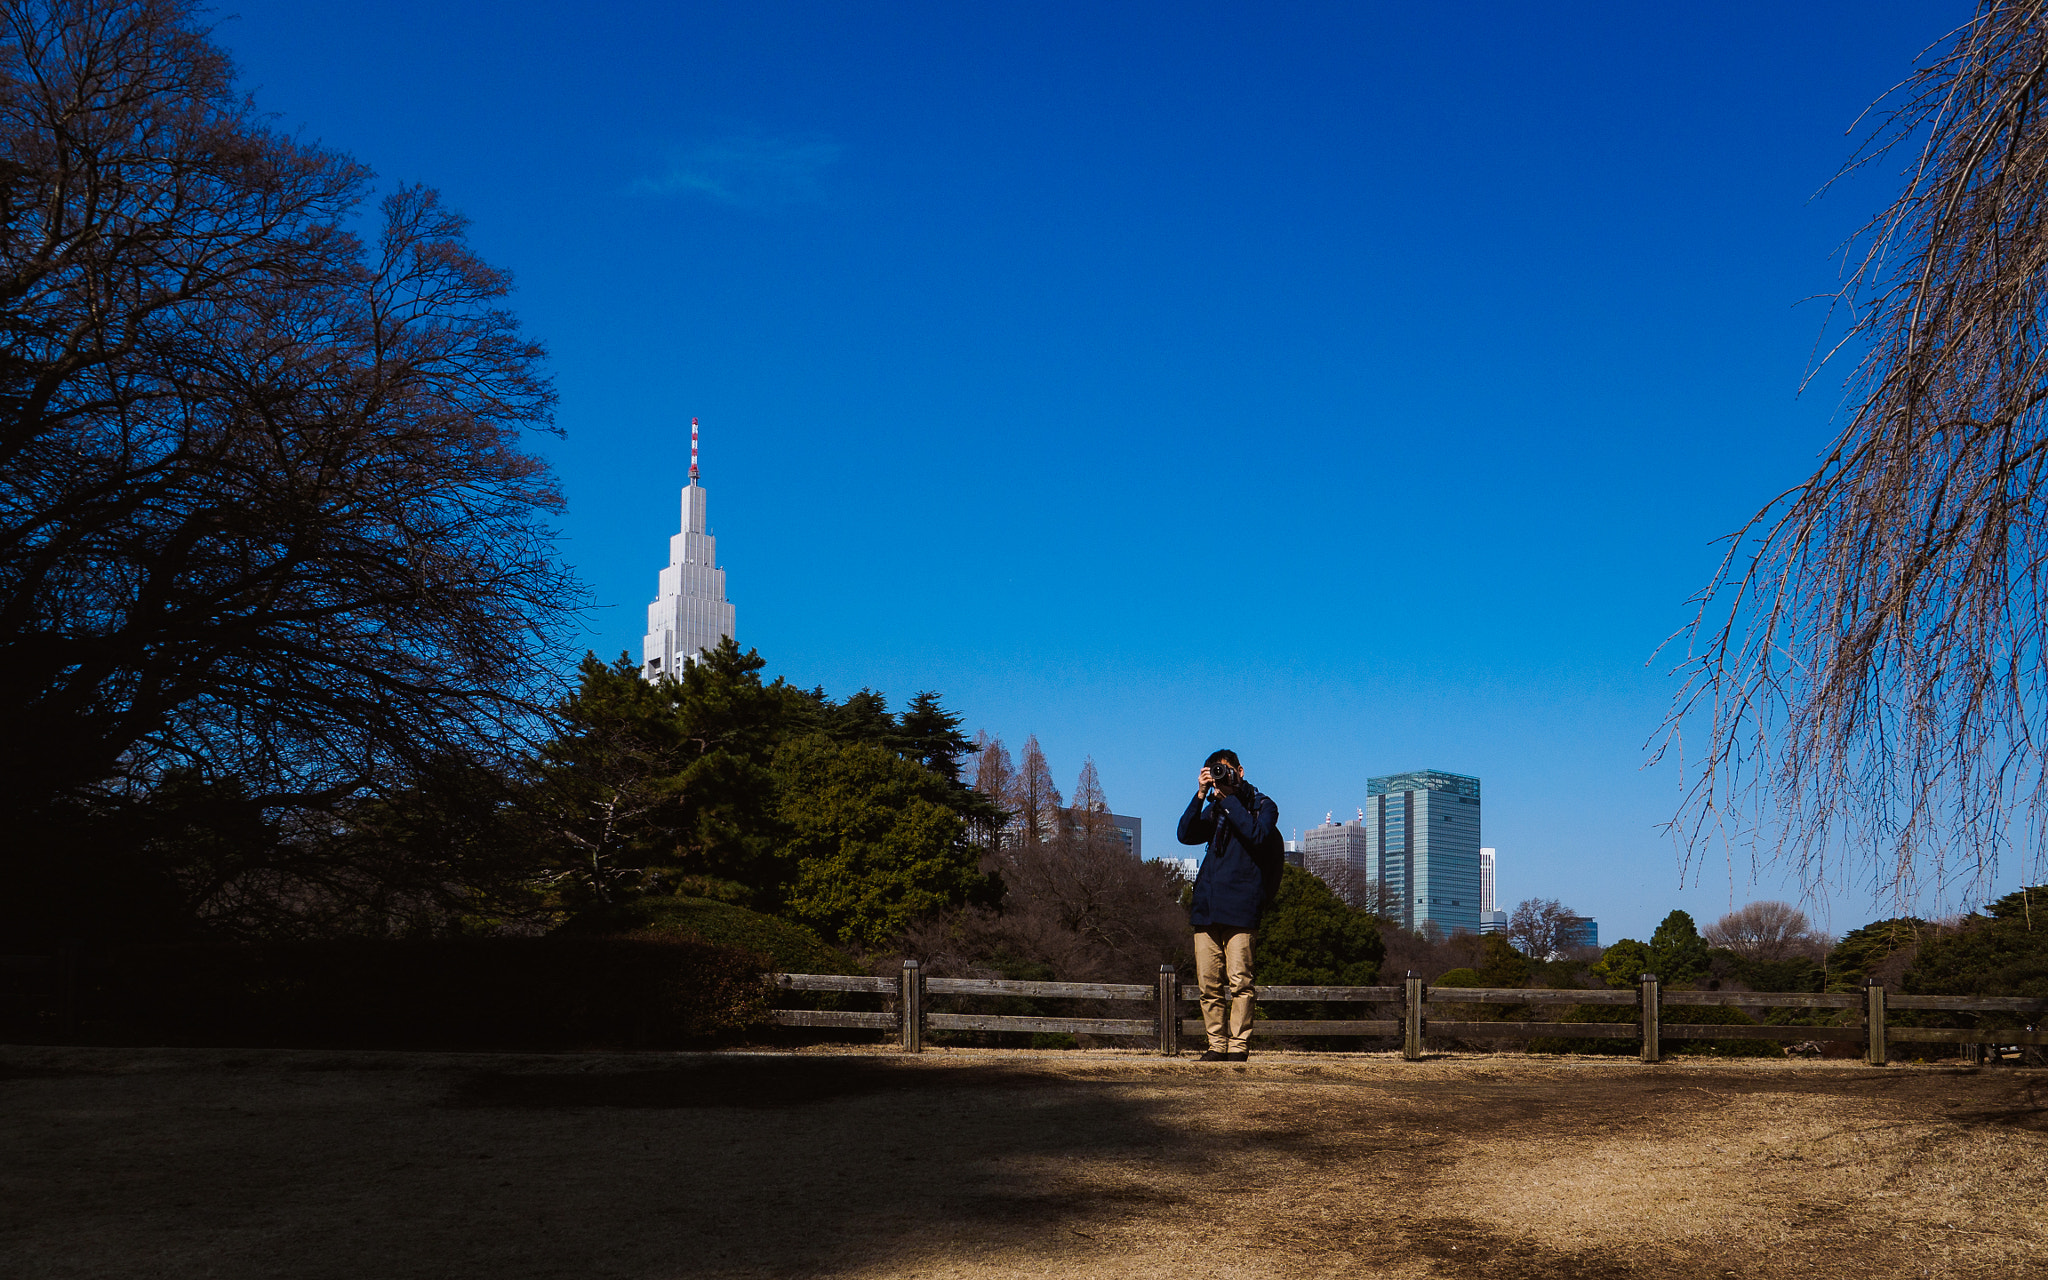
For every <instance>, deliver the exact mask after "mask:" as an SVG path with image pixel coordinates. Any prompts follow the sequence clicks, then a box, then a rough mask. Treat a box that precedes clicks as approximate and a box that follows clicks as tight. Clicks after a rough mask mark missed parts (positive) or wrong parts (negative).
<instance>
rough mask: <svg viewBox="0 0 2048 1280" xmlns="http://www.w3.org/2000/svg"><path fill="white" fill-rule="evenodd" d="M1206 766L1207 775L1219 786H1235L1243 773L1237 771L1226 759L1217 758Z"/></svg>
mask: <svg viewBox="0 0 2048 1280" xmlns="http://www.w3.org/2000/svg"><path fill="white" fill-rule="evenodd" d="M1208 768H1209V777H1210V778H1211V779H1212V780H1213V781H1214V782H1215V783H1216V785H1217V786H1219V787H1231V788H1235V787H1236V786H1237V784H1238V781H1239V780H1240V779H1241V778H1243V777H1244V774H1242V773H1240V772H1238V768H1237V766H1236V765H1234V764H1232V763H1230V761H1228V760H1218V761H1216V762H1215V763H1214V764H1211V765H1210V766H1208Z"/></svg>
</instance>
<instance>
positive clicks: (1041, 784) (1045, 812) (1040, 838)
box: [1017, 734, 1063, 844]
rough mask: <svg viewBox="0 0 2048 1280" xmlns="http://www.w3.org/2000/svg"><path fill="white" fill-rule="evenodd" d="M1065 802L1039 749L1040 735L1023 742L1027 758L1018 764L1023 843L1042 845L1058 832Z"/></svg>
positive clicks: (1024, 756) (1018, 790) (1018, 797)
mask: <svg viewBox="0 0 2048 1280" xmlns="http://www.w3.org/2000/svg"><path fill="white" fill-rule="evenodd" d="M1062 807H1063V802H1062V801H1061V799H1060V789H1059V788H1058V787H1056V786H1054V785H1053V782H1052V766H1051V765H1049V764H1047V763H1046V760H1045V752H1043V751H1041V750H1040V749H1039V747H1038V735H1037V734H1033V735H1031V736H1030V737H1029V738H1026V739H1025V740H1024V755H1023V758H1022V759H1020V760H1019V761H1018V762H1017V810H1018V812H1017V821H1018V823H1019V824H1021V826H1022V828H1023V832H1022V834H1023V837H1024V843H1026V844H1042V843H1044V842H1045V841H1047V840H1050V839H1052V838H1053V837H1054V836H1055V835H1057V834H1058V833H1059V830H1060V825H1061V817H1060V810H1061V808H1062Z"/></svg>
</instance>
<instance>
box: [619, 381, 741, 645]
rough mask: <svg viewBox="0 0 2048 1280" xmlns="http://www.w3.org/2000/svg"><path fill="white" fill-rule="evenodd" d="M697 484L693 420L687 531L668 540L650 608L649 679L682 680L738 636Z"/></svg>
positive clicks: (693, 424)
mask: <svg viewBox="0 0 2048 1280" xmlns="http://www.w3.org/2000/svg"><path fill="white" fill-rule="evenodd" d="M697 480H698V471H697V420H696V419H695V418H692V419H690V484H689V487H688V488H686V489H684V490H683V521H682V523H683V528H682V532H680V533H678V534H676V535H675V536H674V537H672V538H670V539H669V540H668V567H667V568H666V569H663V570H662V571H661V588H660V593H659V594H658V595H657V596H656V597H655V600H654V603H653V604H650V605H648V606H647V635H646V637H645V638H644V639H642V640H641V642H640V673H641V675H643V676H645V677H646V678H647V679H649V680H658V679H660V678H661V677H662V676H675V677H677V678H681V676H682V674H683V665H684V664H685V663H688V662H692V661H694V660H695V659H696V657H697V655H698V654H699V653H702V652H704V651H705V650H707V649H715V648H717V647H718V642H719V641H721V640H723V639H724V638H725V637H727V636H729V635H733V634H734V631H733V607H732V602H731V601H729V600H727V599H726V598H725V570H723V569H721V568H719V567H718V540H717V539H716V538H714V537H712V536H711V525H710V523H709V521H708V520H707V519H706V517H705V507H704V488H703V486H702V485H700V484H698V483H697Z"/></svg>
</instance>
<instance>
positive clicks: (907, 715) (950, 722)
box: [897, 689, 975, 782]
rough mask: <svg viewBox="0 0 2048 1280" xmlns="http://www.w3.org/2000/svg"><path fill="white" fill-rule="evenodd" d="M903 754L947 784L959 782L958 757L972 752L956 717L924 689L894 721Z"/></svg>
mask: <svg viewBox="0 0 2048 1280" xmlns="http://www.w3.org/2000/svg"><path fill="white" fill-rule="evenodd" d="M897 731H898V733H899V735H900V737H901V740H902V744H903V753H904V754H905V755H907V756H909V757H910V758H911V759H913V760H915V761H917V762H918V763H919V764H921V765H923V766H924V767H925V768H927V769H930V770H931V771H932V772H933V773H936V774H938V775H939V776H940V777H942V778H944V779H946V780H947V781H948V782H958V781H960V771H961V761H962V757H964V756H966V755H967V754H968V753H969V752H971V751H973V750H974V749H975V744H974V743H972V742H970V741H968V739H967V737H966V735H965V734H962V733H961V732H960V717H959V716H956V715H954V714H953V713H952V712H950V711H948V710H946V709H945V708H944V707H943V706H941V705H939V695H938V694H936V693H933V692H932V691H931V690H929V689H927V690H925V691H924V692H922V693H920V694H918V695H917V696H916V697H915V698H912V699H911V700H910V705H909V706H908V707H905V708H904V709H903V715H902V717H901V719H900V720H899V721H898V722H897Z"/></svg>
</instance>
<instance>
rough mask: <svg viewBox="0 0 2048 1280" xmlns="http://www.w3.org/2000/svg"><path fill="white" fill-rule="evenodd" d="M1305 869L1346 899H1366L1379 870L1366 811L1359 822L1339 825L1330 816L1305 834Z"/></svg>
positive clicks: (1302, 863) (1302, 844)
mask: <svg viewBox="0 0 2048 1280" xmlns="http://www.w3.org/2000/svg"><path fill="white" fill-rule="evenodd" d="M1301 868H1302V870H1304V871H1306V872H1308V873H1309V874H1310V875H1312V876H1315V877H1317V878H1318V879H1320V880H1321V881H1322V882H1323V883H1324V884H1327V885H1329V886H1330V887H1331V888H1333V889H1335V890H1337V892H1338V893H1339V894H1340V895H1342V896H1344V897H1347V898H1353V897H1359V896H1360V895H1362V894H1363V893H1364V892H1365V882H1366V881H1368V880H1370V879H1372V878H1373V876H1374V873H1375V870H1376V868H1375V867H1374V865H1373V858H1372V840H1371V839H1370V838H1369V837H1368V836H1367V834H1366V829H1365V813H1364V811H1363V810H1361V811H1360V812H1359V815H1358V820H1357V821H1356V822H1338V821H1337V820H1336V819H1335V817H1334V816H1332V815H1328V814H1326V815H1324V818H1323V824H1322V825H1321V826H1319V827H1310V828H1309V829H1308V830H1307V831H1305V832H1303V833H1302V836H1301ZM1354 905H1359V904H1354Z"/></svg>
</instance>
